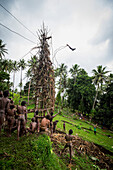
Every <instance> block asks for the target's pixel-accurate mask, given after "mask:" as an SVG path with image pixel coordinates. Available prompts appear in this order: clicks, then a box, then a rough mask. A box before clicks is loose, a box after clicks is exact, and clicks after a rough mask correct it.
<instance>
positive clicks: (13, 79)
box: [13, 71, 15, 94]
mask: <svg viewBox="0 0 113 170" xmlns="http://www.w3.org/2000/svg"><path fill="white" fill-rule="evenodd" d="M14 83H15V71H14V73H13V94H14Z"/></svg>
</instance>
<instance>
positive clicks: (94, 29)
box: [0, 0, 113, 75]
mask: <svg viewBox="0 0 113 170" xmlns="http://www.w3.org/2000/svg"><path fill="white" fill-rule="evenodd" d="M0 4H2V5H3V6H4V7H5V8H6V9H7V10H8V11H10V12H11V13H12V14H13V15H14V16H15V17H16V18H17V19H18V20H19V21H21V22H22V23H23V24H24V25H25V26H26V27H27V28H28V29H29V30H31V31H32V32H33V33H34V34H36V32H37V31H38V29H40V28H41V26H42V23H43V22H44V23H45V26H46V27H48V29H49V30H50V31H49V35H51V36H52V41H49V43H50V47H51V49H52V48H53V54H54V51H55V50H56V49H57V48H59V47H61V46H65V45H66V44H69V45H70V46H71V47H76V51H71V50H69V48H68V47H66V48H64V49H63V50H61V51H59V52H58V53H57V54H56V58H57V61H58V63H59V64H61V63H64V64H66V65H67V66H68V69H69V68H70V67H72V65H74V64H78V65H79V66H80V68H84V69H85V70H86V72H88V74H89V75H92V70H93V69H96V67H97V66H98V65H102V66H103V67H105V66H106V67H107V69H106V70H109V71H112V73H113V0H0ZM0 23H2V24H4V25H5V26H7V27H8V28H10V29H11V30H13V31H16V32H18V33H19V34H21V35H23V36H25V37H26V38H28V39H30V40H31V41H33V42H35V43H36V44H35V43H32V42H30V41H27V40H25V39H23V38H22V37H20V36H18V35H16V34H14V33H12V32H10V31H9V30H7V29H6V28H4V27H3V26H1V25H0V39H2V40H3V42H4V43H6V48H7V49H8V55H6V58H10V59H12V60H18V61H19V59H21V58H22V57H23V56H24V55H25V54H26V53H27V52H28V51H29V50H31V48H33V47H35V46H36V45H37V43H38V39H37V37H35V36H34V35H33V34H32V33H30V32H29V31H28V30H27V29H25V28H24V27H23V26H22V25H20V24H19V23H18V22H17V21H16V20H15V19H14V18H13V17H12V16H11V15H9V13H7V12H6V11H5V10H4V9H3V8H2V7H1V6H0ZM36 35H37V34H36ZM51 52H52V50H51ZM32 53H33V52H32ZM30 57H31V54H29V55H27V56H26V57H25V58H24V59H25V60H26V61H27V60H28V59H30ZM51 58H52V56H51ZM55 64H56V63H55Z"/></svg>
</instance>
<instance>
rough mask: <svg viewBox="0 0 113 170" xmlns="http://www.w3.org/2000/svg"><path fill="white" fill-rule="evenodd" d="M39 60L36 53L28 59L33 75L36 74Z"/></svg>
mask: <svg viewBox="0 0 113 170" xmlns="http://www.w3.org/2000/svg"><path fill="white" fill-rule="evenodd" d="M37 61H38V59H37V57H36V55H34V56H33V57H31V59H30V60H28V66H29V69H30V71H31V73H32V74H33V75H34V74H35V70H36V66H37V64H38V63H37Z"/></svg>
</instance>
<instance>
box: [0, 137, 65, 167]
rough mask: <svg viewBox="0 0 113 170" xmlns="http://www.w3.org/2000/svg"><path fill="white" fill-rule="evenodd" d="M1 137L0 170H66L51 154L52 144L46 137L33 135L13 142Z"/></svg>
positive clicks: (13, 139) (11, 139)
mask: <svg viewBox="0 0 113 170" xmlns="http://www.w3.org/2000/svg"><path fill="white" fill-rule="evenodd" d="M15 135H16V134H14V135H13V136H12V137H11V138H7V137H2V138H1V140H0V156H1V157H0V169H1V170H6V169H8V170H10V169H16V170H20V169H21V170H26V169H33V170H34V169H37V170H38V169H51V170H54V169H55V170H61V169H66V166H65V165H64V164H63V162H62V161H61V160H60V159H59V158H58V157H57V156H56V155H55V154H54V152H52V143H51V141H50V138H49V137H48V136H46V135H40V136H39V137H38V136H37V135H36V134H34V135H31V136H27V137H22V138H20V140H19V141H17V140H15V139H16V138H15Z"/></svg>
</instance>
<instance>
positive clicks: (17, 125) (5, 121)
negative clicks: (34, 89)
mask: <svg viewBox="0 0 113 170" xmlns="http://www.w3.org/2000/svg"><path fill="white" fill-rule="evenodd" d="M8 97H9V91H8V90H5V91H4V92H2V91H0V135H1V129H2V128H3V129H4V130H5V129H6V132H7V136H8V137H10V136H11V133H12V132H13V131H14V130H17V140H19V138H20V137H21V136H23V135H24V134H25V135H26V134H27V133H28V132H29V133H34V132H38V133H40V134H43V133H46V134H47V135H50V136H52V134H53V133H55V131H56V125H57V123H58V120H56V121H54V122H53V118H54V117H55V116H56V115H58V114H59V113H60V112H58V113H57V114H55V115H53V112H50V113H48V114H47V115H46V116H39V115H38V113H39V112H38V110H36V111H35V113H34V117H33V118H32V119H31V123H30V126H29V127H26V123H27V109H26V102H25V101H22V102H21V105H16V106H15V105H14V102H13V100H12V99H9V98H8ZM63 129H64V131H65V122H64V123H63ZM72 133H73V130H72V129H70V130H69V134H66V136H65V139H66V145H65V146H64V148H63V149H62V151H61V153H60V154H62V153H63V152H64V150H65V149H66V148H67V147H68V148H69V153H70V163H71V159H72V139H73V137H74V136H73V135H72ZM94 133H95V134H96V127H95V128H94Z"/></svg>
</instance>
